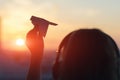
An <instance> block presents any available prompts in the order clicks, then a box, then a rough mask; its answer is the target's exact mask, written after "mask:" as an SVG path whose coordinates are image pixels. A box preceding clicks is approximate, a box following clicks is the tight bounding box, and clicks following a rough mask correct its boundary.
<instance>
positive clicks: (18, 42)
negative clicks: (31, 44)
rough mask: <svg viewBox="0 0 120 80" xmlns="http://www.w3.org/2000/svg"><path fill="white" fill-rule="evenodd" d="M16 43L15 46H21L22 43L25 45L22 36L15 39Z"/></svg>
mask: <svg viewBox="0 0 120 80" xmlns="http://www.w3.org/2000/svg"><path fill="white" fill-rule="evenodd" d="M16 45H17V46H23V45H25V41H24V39H22V38H19V39H17V40H16Z"/></svg>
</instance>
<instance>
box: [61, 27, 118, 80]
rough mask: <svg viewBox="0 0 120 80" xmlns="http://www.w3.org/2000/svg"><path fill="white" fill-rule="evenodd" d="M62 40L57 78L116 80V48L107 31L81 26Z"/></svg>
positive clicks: (65, 79) (69, 79)
mask: <svg viewBox="0 0 120 80" xmlns="http://www.w3.org/2000/svg"><path fill="white" fill-rule="evenodd" d="M64 41H66V40H64V39H63V41H62V42H61V44H62V46H61V44H60V48H62V47H63V49H62V61H61V65H60V68H59V80H119V66H118V58H119V57H118V56H119V51H118V47H117V45H116V43H115V42H114V40H113V39H112V38H111V37H110V36H109V35H107V34H106V33H104V32H102V31H101V30H99V29H80V30H76V31H74V32H72V33H70V34H69V39H68V38H67V42H65V43H64ZM59 57H61V56H60V55H59Z"/></svg>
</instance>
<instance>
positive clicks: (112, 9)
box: [0, 0, 120, 80]
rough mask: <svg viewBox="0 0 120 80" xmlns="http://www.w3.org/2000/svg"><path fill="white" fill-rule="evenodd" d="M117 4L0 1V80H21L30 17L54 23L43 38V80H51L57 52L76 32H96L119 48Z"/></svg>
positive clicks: (101, 0)
mask: <svg viewBox="0 0 120 80" xmlns="http://www.w3.org/2000/svg"><path fill="white" fill-rule="evenodd" d="M119 3H120V0H0V80H23V79H25V76H26V74H27V71H28V67H29V61H30V52H29V50H28V49H27V47H26V45H25V39H26V34H27V32H28V31H29V30H30V29H32V28H33V25H32V24H31V21H30V20H29V19H30V17H31V16H32V15H34V16H38V17H41V18H45V19H47V20H49V21H52V22H55V23H57V24H58V26H49V29H48V32H47V35H46V37H45V38H44V43H45V49H44V58H43V63H42V66H41V68H42V72H41V73H42V79H43V80H46V79H48V80H51V79H52V74H51V68H52V64H53V62H54V59H55V56H56V53H55V51H56V49H57V47H58V45H59V43H60V41H61V40H62V39H63V38H64V36H65V35H67V34H68V33H70V32H71V31H73V30H76V29H82V28H99V29H101V30H103V31H104V32H106V33H107V34H109V35H110V36H111V37H112V38H113V39H114V40H115V41H116V43H117V45H118V47H119V48H120V37H119V35H120V32H119V31H120V15H119V14H120V5H119Z"/></svg>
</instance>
